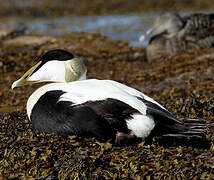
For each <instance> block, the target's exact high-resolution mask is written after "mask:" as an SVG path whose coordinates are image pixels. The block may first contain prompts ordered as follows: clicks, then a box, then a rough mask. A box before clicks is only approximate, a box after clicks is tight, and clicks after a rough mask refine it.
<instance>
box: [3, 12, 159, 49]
mask: <svg viewBox="0 0 214 180" xmlns="http://www.w3.org/2000/svg"><path fill="white" fill-rule="evenodd" d="M157 16H158V13H148V14H131V15H103V16H71V17H61V18H54V19H50V18H42V17H41V18H34V19H30V18H26V17H24V18H23V17H9V18H6V19H3V20H1V24H0V26H17V25H18V24H24V25H25V26H27V27H28V29H29V32H30V33H32V34H39V35H54V36H61V35H64V34H69V33H71V32H89V33H100V34H102V35H105V36H107V37H108V38H109V39H123V40H129V41H130V46H138V47H143V46H146V44H147V42H143V43H139V42H138V38H139V37H140V35H142V34H143V33H144V32H145V31H146V30H148V29H149V28H150V27H151V26H152V23H153V21H154V19H155V18H156V17H157Z"/></svg>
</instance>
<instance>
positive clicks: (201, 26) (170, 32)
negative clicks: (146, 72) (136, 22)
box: [143, 13, 214, 62]
mask: <svg viewBox="0 0 214 180" xmlns="http://www.w3.org/2000/svg"><path fill="white" fill-rule="evenodd" d="M147 35H148V37H147V38H149V37H150V38H151V39H150V40H149V44H148V46H147V49H146V51H147V59H148V61H149V62H152V61H153V60H158V59H162V58H166V57H170V56H175V55H178V54H180V53H184V52H186V51H187V50H192V49H203V48H211V47H214V14H202V13H195V14H191V15H187V16H184V17H181V16H180V15H179V14H177V13H165V14H163V15H161V16H159V17H158V18H157V19H156V21H155V22H154V25H153V27H152V28H151V29H150V30H149V31H148V32H147ZM143 39H144V37H143Z"/></svg>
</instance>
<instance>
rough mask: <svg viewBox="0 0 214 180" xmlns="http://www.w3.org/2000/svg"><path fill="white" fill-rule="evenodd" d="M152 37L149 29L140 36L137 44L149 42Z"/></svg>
mask: <svg viewBox="0 0 214 180" xmlns="http://www.w3.org/2000/svg"><path fill="white" fill-rule="evenodd" d="M152 36H153V29H152V28H151V29H149V30H148V31H146V33H145V34H142V35H141V36H140V38H139V42H144V41H150V39H151V38H152Z"/></svg>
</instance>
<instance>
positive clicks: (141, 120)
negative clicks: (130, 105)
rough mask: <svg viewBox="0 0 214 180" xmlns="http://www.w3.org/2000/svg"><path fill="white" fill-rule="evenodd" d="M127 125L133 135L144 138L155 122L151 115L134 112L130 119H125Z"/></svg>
mask: <svg viewBox="0 0 214 180" xmlns="http://www.w3.org/2000/svg"><path fill="white" fill-rule="evenodd" d="M126 122H127V127H128V129H130V130H131V131H132V132H133V133H134V135H135V136H137V137H140V138H146V137H148V136H149V134H150V133H151V130H152V129H153V128H154V127H155V122H154V119H153V117H152V116H149V115H141V114H134V115H132V119H129V120H126Z"/></svg>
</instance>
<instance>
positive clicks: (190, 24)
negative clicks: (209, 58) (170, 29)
mask: <svg viewBox="0 0 214 180" xmlns="http://www.w3.org/2000/svg"><path fill="white" fill-rule="evenodd" d="M184 20H185V26H184V28H183V29H182V30H181V31H180V32H179V35H178V36H179V38H180V41H181V43H183V45H182V46H181V47H183V48H185V49H194V48H197V49H200V48H210V47H214V14H202V13H198V14H193V15H190V16H186V17H184Z"/></svg>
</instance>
